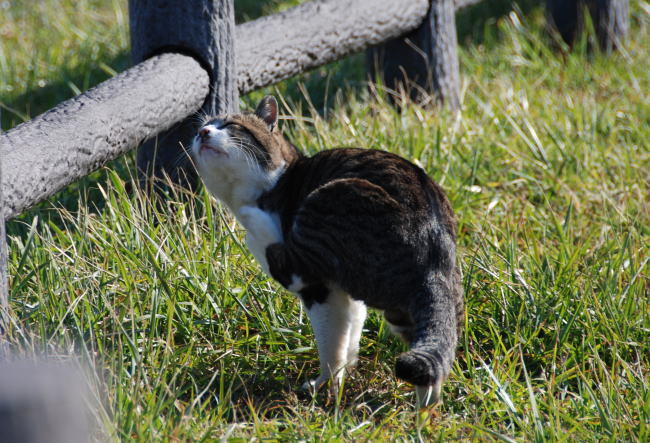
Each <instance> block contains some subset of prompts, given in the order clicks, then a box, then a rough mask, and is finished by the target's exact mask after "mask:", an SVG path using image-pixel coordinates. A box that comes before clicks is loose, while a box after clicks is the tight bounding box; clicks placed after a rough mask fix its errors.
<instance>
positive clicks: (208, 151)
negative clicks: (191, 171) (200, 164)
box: [199, 144, 229, 157]
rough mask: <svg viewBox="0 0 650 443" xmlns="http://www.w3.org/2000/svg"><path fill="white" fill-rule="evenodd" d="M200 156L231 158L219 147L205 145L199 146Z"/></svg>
mask: <svg viewBox="0 0 650 443" xmlns="http://www.w3.org/2000/svg"><path fill="white" fill-rule="evenodd" d="M199 154H200V155H216V156H220V157H229V155H228V153H227V152H226V151H224V150H223V149H221V148H219V147H217V146H211V145H206V144H203V145H201V146H199Z"/></svg>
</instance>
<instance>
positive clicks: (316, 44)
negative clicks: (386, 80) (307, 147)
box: [235, 0, 429, 94]
mask: <svg viewBox="0 0 650 443" xmlns="http://www.w3.org/2000/svg"><path fill="white" fill-rule="evenodd" d="M428 9H429V0H399V1H398V0H354V1H350V0H334V1H332V0H330V1H312V2H308V3H303V4H301V5H299V6H296V7H294V8H291V9H288V10H286V11H284V12H281V13H278V14H273V15H269V16H266V17H262V18H260V19H257V20H254V21H251V22H248V23H244V24H242V25H239V26H237V28H236V38H235V54H237V80H238V86H239V91H240V93H242V94H245V93H246V92H249V91H252V90H254V89H257V88H261V87H263V86H267V85H271V84H273V83H276V82H278V81H280V80H283V79H285V78H289V77H292V76H294V75H296V74H300V73H302V72H305V71H306V70H309V69H312V68H315V67H317V66H321V65H324V64H326V63H330V62H333V61H335V60H339V59H340V58H342V57H344V56H346V55H349V54H353V53H355V52H359V51H362V50H364V49H366V48H368V47H369V46H372V45H377V44H379V43H383V42H385V41H387V40H390V39H393V38H396V37H399V36H400V35H403V34H405V33H407V32H409V31H412V30H413V29H415V28H417V27H418V26H419V25H420V24H421V23H422V21H423V19H424V17H425V16H426V14H427V11H428Z"/></svg>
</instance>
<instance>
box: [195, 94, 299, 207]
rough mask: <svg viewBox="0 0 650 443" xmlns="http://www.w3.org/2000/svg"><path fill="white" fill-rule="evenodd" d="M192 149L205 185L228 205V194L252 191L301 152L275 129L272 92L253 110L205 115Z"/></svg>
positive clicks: (267, 184) (276, 121)
mask: <svg viewBox="0 0 650 443" xmlns="http://www.w3.org/2000/svg"><path fill="white" fill-rule="evenodd" d="M191 152H192V157H193V159H194V164H195V165H196V168H197V170H198V172H199V174H200V175H201V178H202V179H203V182H204V183H205V184H206V186H207V187H208V189H209V190H210V191H211V192H212V193H213V194H215V195H216V196H217V197H218V198H220V199H222V200H225V201H226V203H228V204H229V205H230V206H232V205H234V204H237V202H229V201H228V199H229V198H231V197H232V196H231V195H230V194H232V193H233V192H239V191H242V192H243V191H246V192H249V193H255V192H259V191H260V189H259V188H264V187H268V186H269V185H272V183H274V180H275V179H276V178H277V177H278V176H279V175H281V173H282V172H283V171H284V169H286V168H287V167H288V166H289V165H290V164H291V162H293V161H295V160H296V159H297V158H298V157H299V156H300V153H299V152H298V150H297V149H296V148H295V147H294V146H293V145H292V144H291V143H289V142H288V141H287V140H286V139H285V138H284V137H283V136H282V133H281V132H280V130H279V129H278V103H277V101H276V100H275V98H274V97H273V96H267V97H264V99H262V101H261V102H260V103H259V105H258V106H257V109H256V110H255V112H244V113H241V114H226V115H219V116H217V117H215V118H211V119H209V120H208V121H207V122H206V123H205V124H204V125H203V126H201V128H200V129H199V131H198V133H197V135H196V137H194V141H193V143H192V149H191ZM233 186H239V188H241V187H242V186H244V187H250V188H251V189H248V188H246V189H239V188H237V189H231V188H232V187H233ZM264 190H265V189H261V191H264Z"/></svg>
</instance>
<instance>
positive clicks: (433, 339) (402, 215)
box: [192, 96, 464, 406]
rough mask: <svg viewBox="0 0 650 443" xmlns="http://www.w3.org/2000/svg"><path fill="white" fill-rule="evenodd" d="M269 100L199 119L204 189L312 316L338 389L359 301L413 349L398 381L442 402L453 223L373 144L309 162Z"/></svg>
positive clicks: (354, 348) (451, 329) (415, 173)
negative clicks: (204, 120) (232, 112)
mask: <svg viewBox="0 0 650 443" xmlns="http://www.w3.org/2000/svg"><path fill="white" fill-rule="evenodd" d="M277 122H278V105H277V102H276V100H275V98H273V97H271V96H268V97H265V98H264V99H263V100H262V101H261V102H260V104H259V105H258V107H257V109H256V111H255V112H254V113H250V112H249V113H243V114H235V115H222V116H218V117H216V118H214V119H211V120H209V121H208V122H207V123H206V124H204V125H203V126H202V127H201V128H200V130H199V132H198V134H197V136H196V137H195V139H194V141H193V144H192V157H193V159H194V162H195V165H196V168H197V170H198V172H199V174H200V176H201V178H202V179H203V182H204V183H205V185H206V186H207V188H208V190H209V191H210V192H212V193H213V194H214V195H215V196H216V197H217V198H218V199H219V200H221V201H222V202H223V203H225V204H226V205H227V206H228V208H229V209H230V210H231V211H232V212H233V213H234V214H235V216H236V217H237V219H238V220H239V222H240V223H241V224H242V225H243V226H244V227H245V228H246V230H247V235H246V242H247V244H248V246H249V248H250V250H251V252H252V253H253V255H254V256H255V258H256V259H257V261H259V263H260V265H261V266H262V268H263V270H264V271H265V272H267V273H269V274H270V275H271V276H272V277H273V278H274V279H275V280H277V281H278V282H280V283H281V284H282V285H283V286H284V287H285V288H287V289H288V290H290V291H292V292H294V293H295V294H297V295H298V296H299V297H300V299H301V300H302V302H303V303H304V306H305V308H306V310H307V312H308V315H309V318H310V320H311V323H312V326H313V330H314V335H315V336H316V344H317V345H318V354H319V358H320V370H321V372H320V375H319V376H318V378H317V379H316V380H314V381H311V382H308V383H306V384H305V386H303V387H305V388H310V389H312V390H315V389H318V388H319V387H321V386H322V385H323V384H324V383H326V382H327V381H328V380H330V381H331V384H330V389H331V390H333V391H336V390H337V389H338V386H339V384H340V382H341V377H342V375H343V370H344V368H345V367H349V366H352V365H354V364H355V363H356V361H357V354H358V351H359V339H360V337H361V330H362V327H363V323H364V320H365V318H366V306H368V307H371V308H374V309H378V310H381V311H383V313H384V316H385V319H386V321H387V322H388V325H389V326H390V328H391V330H392V331H393V332H395V333H396V334H397V335H399V336H401V338H402V339H404V340H405V341H406V343H408V345H409V346H410V350H409V351H408V352H405V353H403V354H401V355H400V356H399V357H398V358H397V364H396V370H395V371H396V375H397V377H398V378H400V379H402V380H405V381H407V382H410V383H412V384H414V385H415V387H416V392H417V397H418V402H419V405H420V406H426V405H429V404H432V403H435V402H437V401H438V400H439V398H440V390H441V385H442V383H443V382H444V380H445V379H446V378H447V376H448V375H449V372H450V370H451V365H452V362H453V360H454V353H455V348H456V344H457V342H458V330H459V329H460V325H461V324H462V323H463V315H464V314H463V297H462V291H461V286H460V274H459V271H458V268H457V267H456V246H455V240H456V222H455V219H454V215H453V212H452V209H451V206H450V204H449V201H448V200H447V197H446V196H445V194H444V192H443V190H442V189H441V188H440V186H438V185H437V184H436V183H434V182H433V181H432V180H431V179H430V178H429V177H428V176H427V175H426V173H425V172H424V171H423V170H422V169H421V168H419V167H418V166H415V165H413V164H412V163H410V162H408V161H407V160H405V159H403V158H401V157H398V156H397V155H394V154H391V153H388V152H384V151H379V150H374V149H332V150H326V151H322V152H319V153H318V154H316V155H314V156H312V157H307V156H304V155H303V154H301V152H300V151H299V150H298V149H297V148H296V147H295V146H293V145H292V144H291V143H290V142H288V141H287V140H286V139H285V138H284V137H283V135H282V133H281V132H280V131H279V130H278V127H277Z"/></svg>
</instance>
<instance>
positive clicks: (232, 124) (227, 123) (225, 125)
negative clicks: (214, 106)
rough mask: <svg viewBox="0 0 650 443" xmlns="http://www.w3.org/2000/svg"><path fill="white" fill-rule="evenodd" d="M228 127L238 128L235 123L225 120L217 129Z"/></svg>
mask: <svg viewBox="0 0 650 443" xmlns="http://www.w3.org/2000/svg"><path fill="white" fill-rule="evenodd" d="M228 127H233V128H239V127H240V126H239V125H238V124H237V123H234V122H226V123H224V124H222V125H221V126H219V129H226V128H228Z"/></svg>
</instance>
